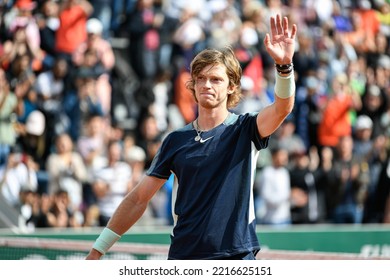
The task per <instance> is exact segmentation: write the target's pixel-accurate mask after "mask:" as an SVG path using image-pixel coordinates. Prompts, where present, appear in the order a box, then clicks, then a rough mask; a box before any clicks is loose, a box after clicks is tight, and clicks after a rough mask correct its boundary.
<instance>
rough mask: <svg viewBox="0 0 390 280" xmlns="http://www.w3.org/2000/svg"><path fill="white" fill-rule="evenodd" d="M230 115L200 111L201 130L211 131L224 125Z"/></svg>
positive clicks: (225, 112)
mask: <svg viewBox="0 0 390 280" xmlns="http://www.w3.org/2000/svg"><path fill="white" fill-rule="evenodd" d="M228 115H229V111H228V110H227V109H226V110H224V111H207V112H205V111H204V110H203V111H202V110H200V111H199V116H198V118H197V125H198V129H199V130H210V129H213V128H214V127H217V126H218V125H220V124H221V123H223V122H224V121H225V120H226V118H227V117H228Z"/></svg>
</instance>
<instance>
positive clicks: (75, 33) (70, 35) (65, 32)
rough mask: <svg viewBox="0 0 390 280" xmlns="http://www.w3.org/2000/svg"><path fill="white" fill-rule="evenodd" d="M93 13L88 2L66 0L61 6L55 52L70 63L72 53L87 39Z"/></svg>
mask: <svg viewBox="0 0 390 280" xmlns="http://www.w3.org/2000/svg"><path fill="white" fill-rule="evenodd" d="M92 12H93V6H92V5H91V4H90V3H89V2H88V1H86V0H64V1H63V2H62V4H61V6H60V12H59V19H60V26H59V27H58V29H57V31H56V44H55V50H56V52H57V54H58V55H60V56H63V57H64V58H65V59H66V60H67V61H68V62H69V63H70V62H71V56H72V53H73V52H74V51H75V50H76V48H77V47H78V46H79V45H80V44H81V43H83V42H85V40H86V39H87V30H86V28H85V27H86V23H87V19H88V17H89V16H90V15H91V14H92Z"/></svg>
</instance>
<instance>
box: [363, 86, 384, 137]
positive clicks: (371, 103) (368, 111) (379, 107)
mask: <svg viewBox="0 0 390 280" xmlns="http://www.w3.org/2000/svg"><path fill="white" fill-rule="evenodd" d="M362 101H363V102H362V108H361V110H359V111H358V112H357V113H358V115H366V116H368V117H370V118H371V120H372V122H373V127H372V137H373V138H375V137H377V136H379V135H381V134H382V133H383V128H382V127H381V124H380V119H381V116H382V115H383V114H384V113H385V112H386V110H387V103H388V102H389V101H388V100H387V98H386V97H385V94H384V93H383V92H382V90H381V88H380V87H379V86H377V85H375V84H369V85H367V86H366V91H365V93H364V95H363V96H362Z"/></svg>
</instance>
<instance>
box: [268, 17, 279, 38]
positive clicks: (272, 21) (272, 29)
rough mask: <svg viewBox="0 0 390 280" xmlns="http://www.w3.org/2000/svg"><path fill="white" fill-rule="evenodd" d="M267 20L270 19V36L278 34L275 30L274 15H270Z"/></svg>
mask: <svg viewBox="0 0 390 280" xmlns="http://www.w3.org/2000/svg"><path fill="white" fill-rule="evenodd" d="M269 21H270V26H271V36H272V38H273V37H274V36H276V35H278V32H277V30H276V22H275V18H274V17H271V18H270V19H269Z"/></svg>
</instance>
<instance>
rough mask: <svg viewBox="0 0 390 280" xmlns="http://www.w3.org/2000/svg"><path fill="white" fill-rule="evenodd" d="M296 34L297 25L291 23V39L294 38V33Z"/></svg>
mask: <svg viewBox="0 0 390 280" xmlns="http://www.w3.org/2000/svg"><path fill="white" fill-rule="evenodd" d="M296 34H297V25H296V24H293V27H292V30H291V37H290V38H291V39H295V35H296Z"/></svg>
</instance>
